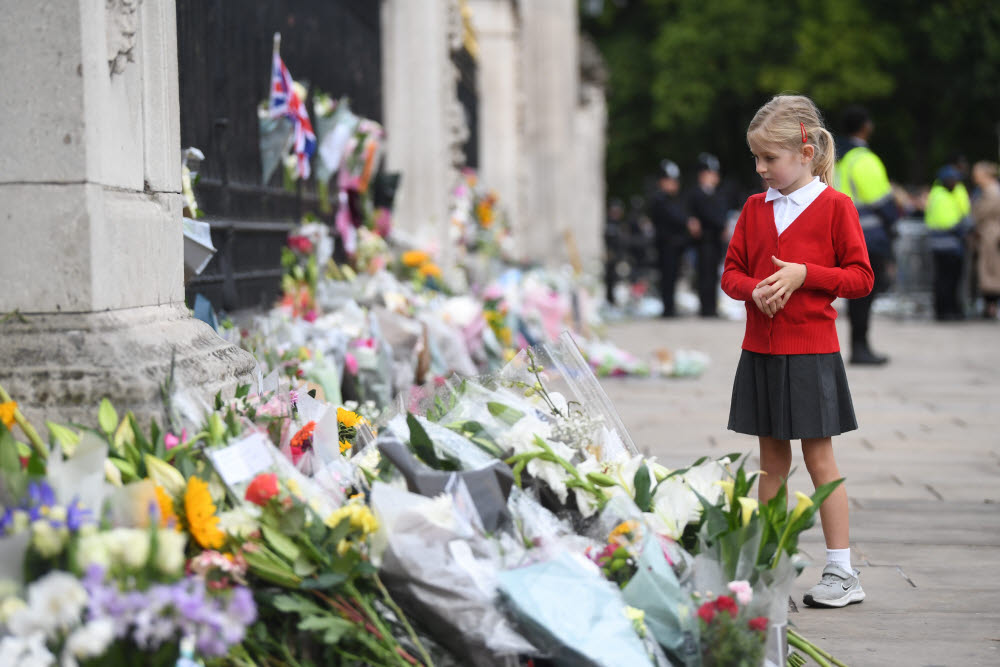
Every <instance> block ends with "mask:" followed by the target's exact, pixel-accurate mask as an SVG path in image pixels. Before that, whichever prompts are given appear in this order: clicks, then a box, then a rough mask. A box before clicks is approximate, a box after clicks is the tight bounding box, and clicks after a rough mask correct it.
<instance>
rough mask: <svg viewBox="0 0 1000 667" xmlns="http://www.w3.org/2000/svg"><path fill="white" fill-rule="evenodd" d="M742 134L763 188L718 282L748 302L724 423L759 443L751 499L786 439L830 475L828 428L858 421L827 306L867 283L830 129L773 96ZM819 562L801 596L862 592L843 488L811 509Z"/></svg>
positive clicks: (821, 477)
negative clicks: (820, 544)
mask: <svg viewBox="0 0 1000 667" xmlns="http://www.w3.org/2000/svg"><path fill="white" fill-rule="evenodd" d="M747 143H748V144H749V145H750V150H751V152H752V153H753V156H754V160H755V161H756V164H757V173H758V174H759V175H760V176H761V178H762V179H763V180H764V183H765V184H766V185H767V192H766V193H761V194H756V195H753V196H752V197H750V198H749V199H748V200H747V203H746V204H745V205H744V206H743V212H742V213H741V214H740V218H739V221H738V222H737V223H736V229H735V231H734V232H733V238H732V241H730V243H729V251H728V253H727V254H726V264H725V270H724V272H723V274H722V289H723V290H724V291H725V293H726V294H728V295H729V296H731V297H732V298H734V299H739V300H741V301H745V302H746V304H747V326H746V335H745V337H744V338H743V352H742V355H741V356H740V362H739V366H738V367H737V369H736V379H735V381H734V382H733V398H732V405H731V408H730V412H729V429H730V430H733V431H737V432H739V433H747V434H750V435H756V436H757V437H758V438H759V440H760V462H761V468H762V469H763V471H764V472H765V473H766V474H765V475H761V477H760V478H759V479H760V488H759V497H760V502H762V503H765V502H767V501H768V500H770V499H771V498H773V497H774V495H775V494H776V493H777V490H778V488H779V487H780V485H781V483H782V482H783V481H784V479H785V478H786V477H787V476H788V473H789V470H790V468H791V462H792V449H791V440H801V441H802V456H803V458H804V459H805V464H806V469H807V470H808V471H809V475H810V476H811V477H812V481H813V484H815V485H816V486H819V485H820V484H825V483H826V482H830V481H832V480H835V479H839V478H840V473H839V472H838V470H837V462H836V461H835V460H834V456H833V441H832V436H834V435H838V434H840V433H844V432H845V431H851V430H853V429H856V428H857V427H858V425H857V421H856V420H855V417H854V406H853V404H852V402H851V392H850V389H849V388H848V386H847V374H846V373H845V371H844V361H843V359H842V358H841V356H840V344H839V342H838V340H837V329H836V326H835V324H834V323H835V320H836V318H837V312H836V310H834V308H833V306H832V305H831V304H832V302H833V300H834V298H835V297H844V298H847V299H856V298H859V297H863V296H865V295H866V294H868V293H869V292H870V291H871V289H872V282H873V280H874V276H873V274H872V269H871V265H870V264H869V261H868V251H867V248H866V247H865V239H864V235H863V233H862V231H861V224H860V222H859V221H858V212H857V210H856V209H855V207H854V204H853V203H852V202H851V198H850V197H848V196H847V195H844V194H842V193H840V192H837V190H836V189H834V188H833V187H829V186H830V184H831V183H832V179H833V162H834V146H833V137H832V136H831V135H830V133H829V132H828V131H827V130H826V128H825V127H823V121H822V119H821V117H820V114H819V112H818V111H817V109H816V106H815V105H814V104H813V103H812V101H811V100H810V99H809V98H806V97H801V96H793V95H779V96H777V97H775V98H774V99H772V100H771V101H770V102H768V103H767V104H765V105H764V106H763V107H761V108H760V110H758V111H757V114H756V115H755V116H754V118H753V121H751V123H750V128H749V129H748V130H747ZM820 518H821V520H822V524H823V536H824V537H825V538H826V546H827V550H826V558H827V565H826V567H825V568H824V569H823V576H822V579H821V581H820V583H819V584H817V585H816V586H813V587H812V588H811V589H809V591H808V592H807V593H806V595H805V598H804V602H805V603H806V604H807V605H813V606H825V607H843V606H845V605H847V604H850V603H852V602H861V601H862V600H864V599H865V594H864V591H862V590H861V582H860V580H859V578H858V575H859V574H860V573H859V572H858V571H857V570H855V569H854V568H852V567H851V550H850V542H849V535H848V512H847V490H846V489H845V488H844V485H843V484H841V485H840V486H838V487H837V489H836V490H835V491H834V492H833V493H832V494H831V495H830V496H829V497H828V498H827V499H826V501H825V502H824V503H823V505H822V506H821V507H820Z"/></svg>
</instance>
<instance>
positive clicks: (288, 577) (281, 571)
mask: <svg viewBox="0 0 1000 667" xmlns="http://www.w3.org/2000/svg"><path fill="white" fill-rule="evenodd" d="M243 556H244V558H246V561H247V565H248V566H249V567H250V571H251V572H253V573H254V574H255V575H256V576H258V577H260V578H261V579H264V580H265V581H270V582H271V583H272V584H277V585H279V586H285V587H286V588H296V587H298V585H299V583H300V582H301V581H302V579H301V578H300V577H297V576H295V573H294V572H292V571H291V570H290V569H289V568H288V567H287V566H285V565H282V564H281V562H280V561H279V560H278V559H277V557H276V556H274V555H273V554H270V555H268V554H267V553H265V552H262V551H254V552H250V551H246V552H244V553H243Z"/></svg>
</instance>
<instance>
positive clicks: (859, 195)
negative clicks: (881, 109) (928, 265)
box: [835, 106, 899, 365]
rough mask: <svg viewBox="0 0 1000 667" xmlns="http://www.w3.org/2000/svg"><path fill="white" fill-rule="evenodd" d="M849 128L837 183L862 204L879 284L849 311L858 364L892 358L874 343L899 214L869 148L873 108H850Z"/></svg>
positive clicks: (846, 113)
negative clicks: (878, 300) (876, 307)
mask: <svg viewBox="0 0 1000 667" xmlns="http://www.w3.org/2000/svg"><path fill="white" fill-rule="evenodd" d="M843 128H844V132H845V133H846V134H847V138H846V141H845V143H844V144H843V145H842V146H841V151H842V156H841V158H840V160H839V161H838V162H837V165H836V169H835V179H836V183H837V189H838V190H840V191H841V192H843V193H845V194H847V195H850V197H851V199H853V200H854V205H855V206H856V207H857V209H858V217H859V218H860V220H861V228H862V231H863V232H864V235H865V243H866V244H867V245H868V258H869V260H870V261H871V265H872V271H873V272H874V273H875V285H874V287H873V289H872V291H871V294H869V295H868V296H866V297H862V298H860V299H851V300H850V301H849V302H848V308H847V312H848V315H849V317H850V320H851V358H850V363H852V364H868V365H880V364H884V363H886V362H887V361H888V360H889V358H888V357H886V356H884V355H880V354H875V353H874V352H872V349H871V347H869V345H868V329H869V326H870V322H871V310H872V302H873V301H874V300H875V296H876V295H877V294H878V293H879V292H882V291H884V290H885V289H886V288H887V287H888V281H887V277H888V276H887V271H888V268H889V263H890V262H891V261H892V241H891V239H892V235H893V232H894V230H893V225H894V224H895V222H896V219H897V218H898V217H899V211H898V210H897V208H896V202H895V200H894V199H893V196H892V186H891V185H889V177H888V176H887V175H886V172H885V166H884V165H883V164H882V160H880V159H879V158H878V156H877V155H875V153H873V152H872V150H871V149H870V148H868V139H869V137H871V134H872V131H873V130H874V124H873V123H872V120H871V117H870V116H869V115H868V112H867V111H866V110H865V109H864V108H862V107H859V106H850V107H848V108H847V109H845V110H844V115H843Z"/></svg>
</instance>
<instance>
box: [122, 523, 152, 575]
mask: <svg viewBox="0 0 1000 667" xmlns="http://www.w3.org/2000/svg"><path fill="white" fill-rule="evenodd" d="M121 532H122V533H123V535H122V548H123V553H122V556H123V558H122V562H123V563H124V564H125V567H127V568H129V569H131V570H139V569H142V568H143V567H145V565H146V561H147V560H149V533H148V532H147V531H145V530H143V529H140V528H125V529H122V530H121Z"/></svg>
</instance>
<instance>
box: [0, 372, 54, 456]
mask: <svg viewBox="0 0 1000 667" xmlns="http://www.w3.org/2000/svg"><path fill="white" fill-rule="evenodd" d="M12 400H13V399H12V398H11V397H10V394H8V393H7V390H6V389H4V388H3V387H2V386H0V401H3V402H4V403H7V402H9V401H12ZM14 421H16V422H17V424H18V426H20V427H21V430H22V431H23V432H24V434H25V435H26V436H28V442H30V443H31V447H32V449H34V450H35V453H37V454H38V455H39V456H40V457H42V460H43V461H44V460H47V459H48V458H49V448H48V447H46V446H45V443H44V442H42V439H41V438H40V437H39V436H38V431H36V430H35V427H34V426H32V425H31V422H29V421H28V419H27V417H25V416H24V413H22V412H21V409H20V408H16V407H15V408H14Z"/></svg>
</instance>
